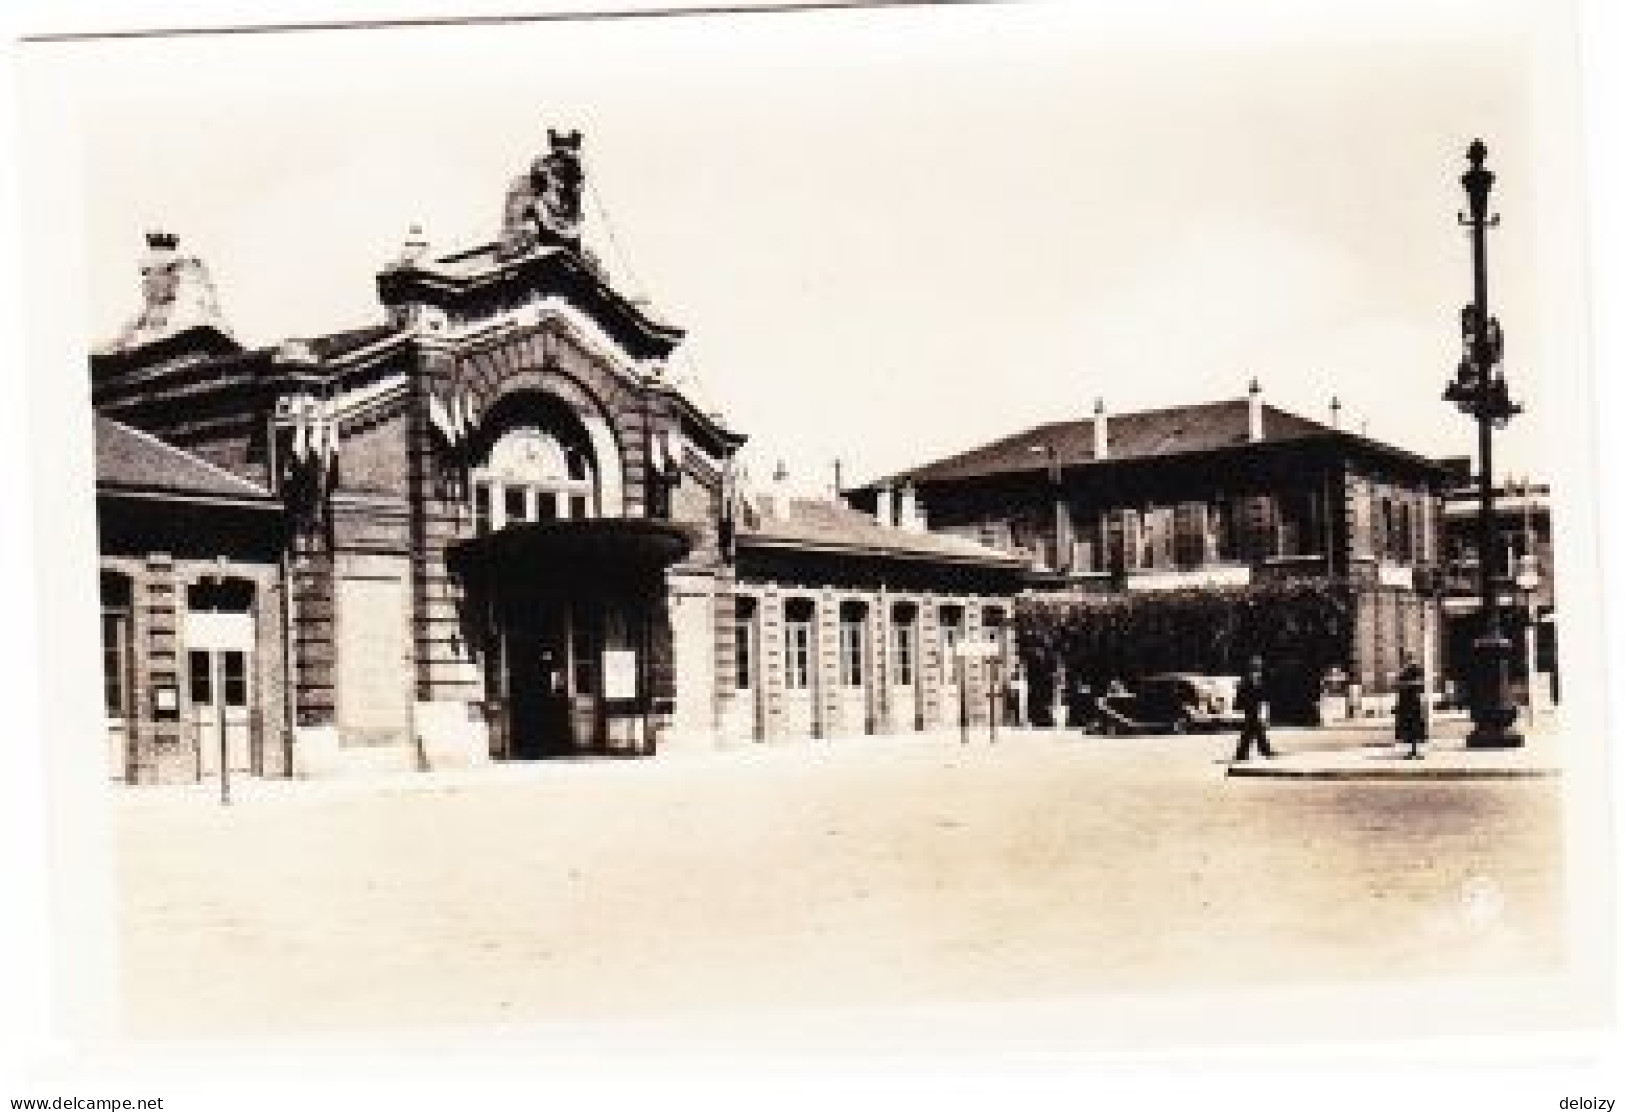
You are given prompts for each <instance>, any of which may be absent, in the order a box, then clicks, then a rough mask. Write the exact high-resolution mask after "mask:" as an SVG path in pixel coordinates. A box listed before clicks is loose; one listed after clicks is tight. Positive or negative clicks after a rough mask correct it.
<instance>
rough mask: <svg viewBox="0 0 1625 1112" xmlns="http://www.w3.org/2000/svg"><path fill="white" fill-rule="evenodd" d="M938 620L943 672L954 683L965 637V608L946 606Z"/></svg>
mask: <svg viewBox="0 0 1625 1112" xmlns="http://www.w3.org/2000/svg"><path fill="white" fill-rule="evenodd" d="M938 620H939V622H940V623H941V630H942V632H941V641H942V674H943V676H944V678H945V679H946V680H947V681H948V682H950V683H952V682H954V680H953V677H954V676H955V675H957V673H956V671H955V665H956V663H957V659H956V658H957V656H958V650H959V643H960V642H961V641H963V640H964V639H965V609H964V607H961V606H944V607H943V608H942V610H941V612H940V617H939V619H938Z"/></svg>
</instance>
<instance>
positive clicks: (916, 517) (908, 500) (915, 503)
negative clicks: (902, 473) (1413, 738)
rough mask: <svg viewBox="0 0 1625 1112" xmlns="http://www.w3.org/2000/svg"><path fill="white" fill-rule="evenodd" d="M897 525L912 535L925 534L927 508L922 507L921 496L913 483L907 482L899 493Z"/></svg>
mask: <svg viewBox="0 0 1625 1112" xmlns="http://www.w3.org/2000/svg"><path fill="white" fill-rule="evenodd" d="M897 525H898V528H900V529H907V530H908V531H909V532H911V533H923V532H925V529H926V525H925V507H924V506H922V505H920V495H919V492H918V491H916V490H915V489H914V484H913V483H908V482H905V483H904V484H903V488H902V489H901V490H899V491H898V492H897Z"/></svg>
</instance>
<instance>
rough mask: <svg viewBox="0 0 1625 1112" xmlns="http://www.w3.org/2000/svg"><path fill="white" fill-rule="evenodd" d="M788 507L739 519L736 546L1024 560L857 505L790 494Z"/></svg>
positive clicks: (1015, 563) (1014, 563) (1008, 562)
mask: <svg viewBox="0 0 1625 1112" xmlns="http://www.w3.org/2000/svg"><path fill="white" fill-rule="evenodd" d="M786 505H787V508H788V512H787V513H786V514H784V516H776V515H774V514H771V513H767V512H762V513H758V514H752V515H751V516H750V519H749V520H748V521H746V522H745V523H743V524H742V526H741V528H740V530H739V536H738V541H739V543H740V544H742V545H746V546H750V545H753V544H754V545H760V546H764V547H777V548H808V549H820V550H824V551H842V552H855V553H861V554H868V555H876V556H890V557H893V558H901V559H916V560H943V561H948V562H951V563H975V564H990V565H996V566H1008V567H1023V566H1025V561H1023V560H1022V558H1021V557H1019V556H1013V555H1011V554H1009V553H1006V552H1000V551H998V550H997V549H993V548H988V547H987V546H986V545H982V544H977V543H976V542H975V541H971V540H966V539H964V538H963V537H956V536H951V535H949V534H946V533H927V532H915V531H912V530H908V529H900V528H896V527H889V526H885V525H882V524H880V522H878V521H876V520H875V519H874V518H873V517H871V516H869V515H868V514H866V513H863V512H862V511H861V510H855V509H853V508H852V507H850V506H848V505H845V504H844V503H836V502H830V501H826V500H824V499H817V498H791V499H788V500H787V502H786Z"/></svg>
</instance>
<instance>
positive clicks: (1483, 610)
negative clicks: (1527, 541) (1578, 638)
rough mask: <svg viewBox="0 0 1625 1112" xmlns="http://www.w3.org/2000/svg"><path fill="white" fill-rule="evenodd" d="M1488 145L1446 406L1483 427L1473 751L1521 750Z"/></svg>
mask: <svg viewBox="0 0 1625 1112" xmlns="http://www.w3.org/2000/svg"><path fill="white" fill-rule="evenodd" d="M1486 153H1487V152H1486V151H1485V149H1484V144H1483V143H1482V142H1481V141H1479V140H1477V139H1474V140H1473V142H1472V145H1471V146H1470V147H1468V148H1467V161H1468V162H1469V163H1471V167H1470V168H1469V169H1468V171H1467V172H1466V173H1465V174H1463V175H1462V176H1461V184H1462V187H1463V188H1464V189H1466V191H1467V205H1468V211H1467V212H1466V213H1457V214H1456V220H1457V222H1458V223H1459V224H1461V225H1462V226H1463V227H1465V228H1467V229H1468V233H1469V235H1470V236H1471V238H1472V243H1473V300H1472V302H1471V303H1470V304H1468V305H1466V306H1464V307H1463V308H1462V311H1461V339H1462V348H1463V351H1462V358H1461V364H1460V365H1459V366H1458V367H1457V368H1456V377H1455V378H1454V379H1453V380H1452V381H1451V382H1450V384H1449V386H1447V387H1446V388H1445V392H1444V400H1445V401H1447V402H1453V403H1455V405H1456V407H1457V408H1458V409H1460V410H1461V411H1462V412H1463V413H1466V414H1468V415H1469V416H1471V417H1472V418H1473V419H1474V420H1475V421H1477V422H1478V599H1479V614H1480V619H1481V620H1482V622H1483V631H1482V632H1481V633H1480V634H1479V636H1478V639H1477V640H1475V641H1474V642H1473V658H1472V670H1471V679H1470V682H1471V685H1472V688H1471V691H1470V699H1471V706H1472V718H1473V729H1472V732H1471V733H1470V734H1468V735H1467V745H1468V747H1469V748H1473V749H1502V748H1511V747H1514V746H1519V745H1522V744H1523V736H1522V735H1521V734H1519V733H1518V731H1517V730H1516V729H1515V728H1514V726H1513V723H1514V722H1515V721H1516V720H1517V713H1518V712H1517V710H1516V708H1514V707H1513V705H1512V698H1511V689H1510V681H1509V677H1508V674H1507V672H1508V666H1509V664H1510V659H1511V656H1512V643H1511V642H1510V641H1508V640H1507V637H1506V634H1505V633H1503V632H1502V630H1501V617H1500V608H1499V606H1498V605H1497V599H1496V587H1497V574H1496V573H1497V571H1498V570H1499V564H1500V555H1501V546H1500V545H1499V544H1498V543H1496V528H1495V488H1494V478H1493V474H1494V470H1493V466H1492V463H1491V460H1492V455H1491V447H1492V446H1491V433H1492V432H1493V431H1494V430H1495V429H1497V428H1504V427H1506V423H1507V422H1508V421H1509V420H1511V419H1512V417H1513V416H1514V415H1516V414H1517V413H1519V412H1521V407H1520V406H1517V405H1514V404H1513V403H1512V401H1511V399H1510V398H1509V397H1508V396H1507V384H1506V379H1505V377H1503V375H1502V374H1501V372H1500V371H1499V370H1497V367H1498V366H1499V365H1500V362H1501V354H1502V338H1501V322H1500V321H1498V320H1496V319H1495V318H1494V317H1492V316H1490V314H1489V295H1488V292H1487V291H1488V279H1487V276H1486V273H1485V264H1484V231H1485V229H1486V228H1493V227H1495V226H1496V225H1498V224H1499V223H1500V222H1501V218H1500V215H1499V214H1491V213H1490V212H1489V201H1490V187H1491V186H1492V185H1493V184H1495V175H1494V174H1493V173H1491V172H1490V171H1488V170H1486V169H1485V168H1484V156H1485V154H1486Z"/></svg>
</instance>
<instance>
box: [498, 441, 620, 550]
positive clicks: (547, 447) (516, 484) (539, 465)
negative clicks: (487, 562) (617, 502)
mask: <svg viewBox="0 0 1625 1112" xmlns="http://www.w3.org/2000/svg"><path fill="white" fill-rule="evenodd" d="M471 478H472V479H473V496H474V527H475V531H476V532H478V533H486V532H489V531H491V530H493V529H502V528H504V527H506V526H508V525H516V524H519V523H521V522H527V521H556V520H559V519H562V518H586V517H597V516H598V514H599V512H600V511H599V499H598V475H597V468H596V467H595V466H594V463H593V458H592V452H591V449H590V448H589V447H588V446H587V445H586V444H582V443H572V442H570V440H569V439H567V438H561V437H560V436H558V435H556V434H555V433H554V432H553V431H552V430H550V429H546V428H543V427H542V426H541V425H539V424H520V425H515V426H513V427H512V428H510V429H508V430H507V431H506V432H504V433H503V434H502V435H501V436H499V437H498V438H497V439H496V441H495V442H494V443H492V445H491V448H490V451H489V452H487V453H486V458H485V462H484V463H483V464H481V465H480V466H478V467H476V468H474V469H473V471H472V474H471Z"/></svg>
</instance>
